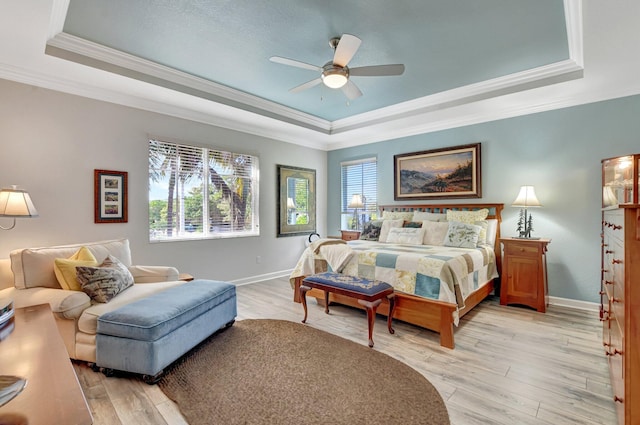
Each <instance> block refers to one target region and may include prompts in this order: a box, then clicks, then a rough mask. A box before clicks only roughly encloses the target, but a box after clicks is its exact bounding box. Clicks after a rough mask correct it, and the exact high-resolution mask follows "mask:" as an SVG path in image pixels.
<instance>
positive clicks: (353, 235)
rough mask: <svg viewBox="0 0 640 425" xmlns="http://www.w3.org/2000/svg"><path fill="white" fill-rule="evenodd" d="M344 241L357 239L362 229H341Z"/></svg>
mask: <svg viewBox="0 0 640 425" xmlns="http://www.w3.org/2000/svg"><path fill="white" fill-rule="evenodd" d="M340 232H341V233H342V240H343V241H355V240H357V239H360V231H358V230H341V231H340Z"/></svg>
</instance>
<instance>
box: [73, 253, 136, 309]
mask: <svg viewBox="0 0 640 425" xmlns="http://www.w3.org/2000/svg"><path fill="white" fill-rule="evenodd" d="M76 270H77V275H78V282H79V283H80V286H81V287H82V290H83V291H84V292H85V293H86V294H87V295H89V298H91V300H93V301H95V302H99V303H107V302H109V301H110V300H111V299H112V298H113V297H115V296H116V295H118V294H119V293H120V292H122V291H124V290H125V289H127V288H129V287H130V286H132V285H133V276H132V275H131V273H130V272H129V269H127V267H126V266H125V265H124V264H122V263H121V262H120V261H118V259H117V258H115V257H112V256H110V255H109V256H107V258H105V259H104V261H103V262H102V264H100V266H98V267H84V266H81V267H76Z"/></svg>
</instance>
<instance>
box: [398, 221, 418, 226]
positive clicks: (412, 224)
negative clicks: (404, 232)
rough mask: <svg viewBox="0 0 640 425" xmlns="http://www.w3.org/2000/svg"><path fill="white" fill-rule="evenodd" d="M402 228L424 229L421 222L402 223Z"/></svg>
mask: <svg viewBox="0 0 640 425" xmlns="http://www.w3.org/2000/svg"><path fill="white" fill-rule="evenodd" d="M402 227H422V222H421V221H405V222H404V223H402Z"/></svg>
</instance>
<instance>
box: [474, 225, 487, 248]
mask: <svg viewBox="0 0 640 425" xmlns="http://www.w3.org/2000/svg"><path fill="white" fill-rule="evenodd" d="M473 224H475V225H476V226H480V227H481V228H482V229H480V234H479V235H478V245H486V244H487V229H488V228H489V223H488V222H487V220H482V221H476V222H475V223H473Z"/></svg>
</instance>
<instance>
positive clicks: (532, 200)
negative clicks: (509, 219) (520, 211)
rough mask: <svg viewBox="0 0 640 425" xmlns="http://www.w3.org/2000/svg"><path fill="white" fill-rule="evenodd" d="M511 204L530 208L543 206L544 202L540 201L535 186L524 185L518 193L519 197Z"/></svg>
mask: <svg viewBox="0 0 640 425" xmlns="http://www.w3.org/2000/svg"><path fill="white" fill-rule="evenodd" d="M511 206H512V207H522V208H529V207H541V206H542V204H541V203H540V201H538V198H537V197H536V192H535V189H534V188H533V186H522V187H521V188H520V193H518V197H517V198H516V200H515V201H513V204H511Z"/></svg>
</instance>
